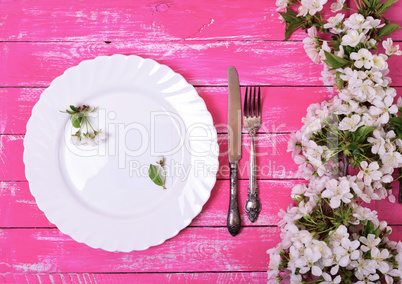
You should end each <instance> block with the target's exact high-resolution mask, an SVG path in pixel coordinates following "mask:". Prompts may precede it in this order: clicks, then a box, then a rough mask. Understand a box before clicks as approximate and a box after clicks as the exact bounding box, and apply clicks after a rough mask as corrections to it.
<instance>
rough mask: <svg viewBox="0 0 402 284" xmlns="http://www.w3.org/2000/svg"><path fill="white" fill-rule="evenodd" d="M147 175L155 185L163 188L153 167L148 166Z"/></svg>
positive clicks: (155, 168)
mask: <svg viewBox="0 0 402 284" xmlns="http://www.w3.org/2000/svg"><path fill="white" fill-rule="evenodd" d="M148 175H149V178H150V179H151V180H152V181H153V182H154V183H155V184H156V185H159V186H163V181H162V179H161V177H160V175H159V172H158V168H157V167H156V166H155V165H152V164H150V165H149V170H148Z"/></svg>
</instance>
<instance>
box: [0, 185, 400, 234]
mask: <svg viewBox="0 0 402 284" xmlns="http://www.w3.org/2000/svg"><path fill="white" fill-rule="evenodd" d="M304 182H305V181H302V180H288V181H283V180H269V181H268V180H259V181H258V187H259V196H260V200H261V204H262V211H261V213H260V216H259V217H258V219H257V221H256V222H255V223H251V222H250V221H249V220H248V218H247V216H246V214H245V212H244V203H245V200H246V199H247V185H248V181H247V180H240V181H239V206H240V215H241V218H242V225H244V226H252V225H259V226H267V225H276V224H277V223H278V221H279V220H280V218H279V217H278V215H277V214H278V212H279V210H280V209H286V207H287V205H288V204H289V203H291V202H292V200H291V197H290V192H291V189H292V187H293V186H294V185H296V184H299V183H304ZM397 192H398V189H397V184H395V189H394V194H395V195H396V194H397ZM228 204H229V181H228V180H218V181H217V182H216V185H215V187H214V188H213V190H212V192H211V197H210V198H209V200H208V202H207V203H206V204H205V205H204V208H203V210H202V211H201V213H200V214H199V215H198V216H197V217H196V218H195V219H194V220H193V222H192V223H191V224H190V226H225V225H226V215H227V210H228ZM364 206H367V207H370V208H371V209H373V210H376V211H377V212H378V215H379V218H380V219H381V220H385V221H387V222H388V223H389V224H402V217H401V216H400V215H399V214H395V212H398V211H400V210H401V208H402V205H401V204H398V203H390V202H388V201H376V202H374V201H373V202H372V203H371V204H365V205H364ZM0 227H3V228H4V227H54V225H53V224H51V223H50V222H49V221H48V220H47V219H46V217H45V215H44V214H43V213H42V211H40V210H39V209H38V207H37V205H36V202H35V200H34V198H33V197H32V195H31V194H30V192H29V188H28V183H27V182H2V183H0Z"/></svg>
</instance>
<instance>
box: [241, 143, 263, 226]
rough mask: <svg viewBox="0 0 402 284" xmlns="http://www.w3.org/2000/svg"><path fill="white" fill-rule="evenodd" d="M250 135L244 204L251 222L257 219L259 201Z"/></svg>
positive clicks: (253, 149) (253, 150)
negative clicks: (246, 189) (247, 179)
mask: <svg viewBox="0 0 402 284" xmlns="http://www.w3.org/2000/svg"><path fill="white" fill-rule="evenodd" d="M250 136H251V150H250V174H249V178H250V183H249V185H248V195H247V200H246V204H245V206H244V208H245V210H246V213H247V216H248V219H249V220H250V221H251V222H253V223H254V222H255V221H256V220H257V217H258V214H259V213H260V211H261V203H260V200H259V199H258V188H257V181H256V171H255V148H254V135H250Z"/></svg>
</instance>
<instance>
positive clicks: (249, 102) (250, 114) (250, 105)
mask: <svg viewBox="0 0 402 284" xmlns="http://www.w3.org/2000/svg"><path fill="white" fill-rule="evenodd" d="M252 91H253V88H252V87H250V93H249V96H250V97H249V99H248V116H253V112H252V109H251V107H252V104H251V99H252Z"/></svg>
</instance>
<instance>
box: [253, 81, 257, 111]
mask: <svg viewBox="0 0 402 284" xmlns="http://www.w3.org/2000/svg"><path fill="white" fill-rule="evenodd" d="M256 96H257V87H254V94H253V116H257V108H256V102H257V99H256Z"/></svg>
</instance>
